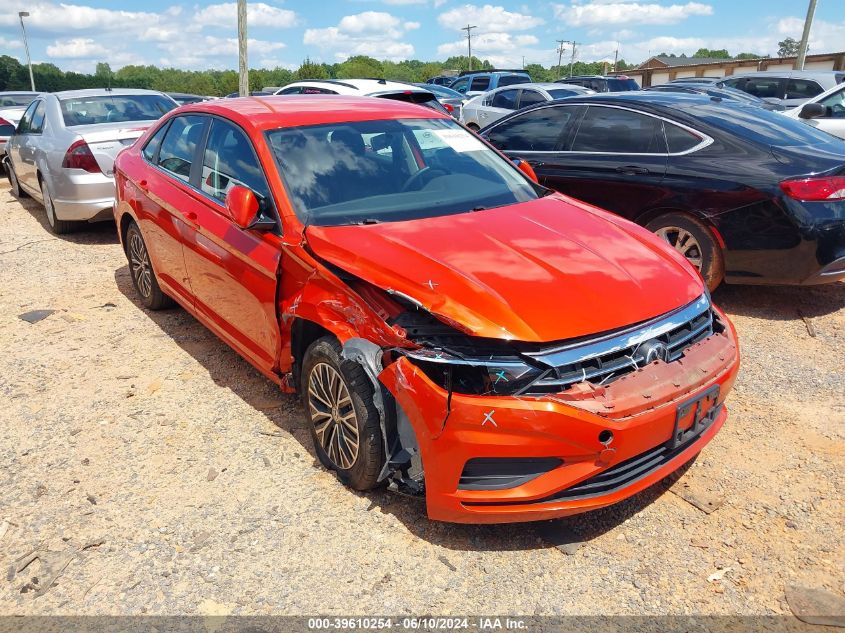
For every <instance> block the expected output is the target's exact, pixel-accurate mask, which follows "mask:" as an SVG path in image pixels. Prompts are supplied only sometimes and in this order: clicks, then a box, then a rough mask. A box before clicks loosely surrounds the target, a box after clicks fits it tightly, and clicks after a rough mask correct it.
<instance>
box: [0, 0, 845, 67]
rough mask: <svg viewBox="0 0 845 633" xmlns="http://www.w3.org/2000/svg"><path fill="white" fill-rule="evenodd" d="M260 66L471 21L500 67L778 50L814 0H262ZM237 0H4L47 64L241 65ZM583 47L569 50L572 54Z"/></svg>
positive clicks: (413, 44)
mask: <svg viewBox="0 0 845 633" xmlns="http://www.w3.org/2000/svg"><path fill="white" fill-rule="evenodd" d="M248 6H249V17H248V22H249V38H250V42H249V56H250V65H251V66H253V67H257V66H258V67H267V68H272V67H275V66H283V67H293V68H295V67H297V66H298V65H299V63H300V62H301V61H302V60H303V59H304V58H305V57H306V56H307V57H310V58H311V59H314V60H320V61H326V62H335V61H342V60H344V59H346V58H347V57H349V56H350V55H356V54H363V55H371V56H373V57H376V58H379V59H392V60H402V59H409V58H415V59H424V60H433V59H445V58H446V57H449V56H451V55H456V54H465V52H466V40H465V39H464V38H463V37H462V35H463V33H462V31H460V27H462V26H466V25H467V24H468V23H470V24H473V25H476V26H477V27H478V28H477V29H475V31H474V32H473V35H474V37H473V52H474V53H476V54H477V55H478V56H480V57H483V58H488V59H490V60H491V61H492V62H494V63H495V64H497V65H499V66H520V65H521V64H522V62H523V58H524V60H525V63H526V64H529V63H540V64H543V65H544V66H549V65H551V64H553V63H556V61H557V53H556V52H555V51H556V43H555V40H558V39H564V40H573V39H574V40H575V41H576V42H580V43H581V44H580V46H579V47H578V49H577V58H576V59H580V60H583V61H596V60H603V59H609V60H612V59H613V55H614V51H615V50H616V48H617V46H618V48H619V56H620V57H621V58H624V59H625V60H626V61H628V62H640V61H643V60H644V59H646V58H647V57H648V55H649V53H651V54H657V53H660V52H663V51H666V52H669V53H672V52H674V53H678V54H680V53H687V54H690V53H692V52H694V51H695V50H697V49H698V48H700V47H706V48H727V49H728V50H729V51H730V52H731V53H739V52H759V53H762V54H766V53H769V54H774V53H776V51H777V42H778V41H779V40H782V39H783V38H784V37H786V36H792V37H794V38H796V39H798V38H800V36H801V28H802V25H803V19H804V12H805V11H806V2H805V0H702V1H696V2H686V1H685V0H560V1H557V2H556V1H554V0H552V1H549V2H545V1H544V2H533V3H525V2H519V1H512V0H507V1H505V0H502V1H498V2H491V3H490V4H483V3H477V4H467V3H465V2H462V1H460V0H316V1H315V0H307V1H306V0H286V1H278V0H264V1H263V2H249V3H248ZM235 7H236V3H235V2H228V3H226V2H224V3H215V2H211V1H207V2H183V3H180V2H170V1H167V0H145V1H144V2H138V1H137V0H135V1H132V0H107V1H106V0H87V1H86V0H78V2H74V3H71V2H70V1H69V2H66V3H62V2H53V1H51V0H4V1H3V8H2V9H0V54H9V55H13V56H15V57H17V58H18V59H21V60H23V59H24V50H23V42H22V38H21V31H20V25H19V22H18V17H17V12H18V11H20V10H27V11H29V12H30V14H31V15H30V17H29V18H26V26H27V34H28V36H29V41H30V47H31V52H32V57H33V61H38V62H42V61H43V62H52V63H54V64H56V65H58V66H59V67H61V68H63V69H65V70H78V71H92V70H93V68H94V66H95V64H96V63H97V62H98V61H105V62H109V63H110V64H111V65H112V68H115V69H116V68H118V67H120V66H123V65H126V64H157V65H160V66H175V67H179V68H190V69H203V68H236V67H237V40H236V9H235ZM810 48H811V52H818V53H821V52H835V51H841V50H843V49H845V0H819V2H818V10H817V12H816V21H815V24H814V28H813V32H812V34H811V37H810ZM566 54H567V55H568V54H569V53H568V51H567V53H566Z"/></svg>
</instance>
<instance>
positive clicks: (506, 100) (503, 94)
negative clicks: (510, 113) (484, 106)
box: [490, 90, 517, 110]
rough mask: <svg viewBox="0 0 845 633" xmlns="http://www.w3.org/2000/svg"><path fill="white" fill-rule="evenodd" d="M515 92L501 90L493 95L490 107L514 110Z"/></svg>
mask: <svg viewBox="0 0 845 633" xmlns="http://www.w3.org/2000/svg"><path fill="white" fill-rule="evenodd" d="M516 93H517V91H516V90H501V91H499V92H497V93H496V94H495V95H493V100H492V101H491V102H490V105H491V106H492V107H494V108H504V109H505V110H516Z"/></svg>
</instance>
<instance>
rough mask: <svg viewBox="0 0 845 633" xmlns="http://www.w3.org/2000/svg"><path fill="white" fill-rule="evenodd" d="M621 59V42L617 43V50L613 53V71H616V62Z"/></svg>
mask: <svg viewBox="0 0 845 633" xmlns="http://www.w3.org/2000/svg"><path fill="white" fill-rule="evenodd" d="M618 61H619V44H617V45H616V52H615V53H614V54H613V72H616V62H618Z"/></svg>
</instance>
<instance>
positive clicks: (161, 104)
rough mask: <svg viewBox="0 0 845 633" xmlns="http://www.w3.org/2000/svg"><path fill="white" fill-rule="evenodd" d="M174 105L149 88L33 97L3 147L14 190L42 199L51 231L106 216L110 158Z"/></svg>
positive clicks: (108, 213) (108, 211)
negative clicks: (5, 150) (5, 147)
mask: <svg viewBox="0 0 845 633" xmlns="http://www.w3.org/2000/svg"><path fill="white" fill-rule="evenodd" d="M176 106H177V104H176V102H175V101H173V99H171V98H170V97H168V96H165V95H163V94H161V93H160V92H154V91H152V90H132V89H127V88H115V89H94V90H70V91H66V92H55V93H51V94H47V93H45V94H41V95H39V96H38V97H37V98H36V99H35V100H34V101H33V102H32V103H31V104H30V105H29V107H28V108H27V109H26V112H24V114H23V117H22V118H21V120H20V122H19V123H18V126H17V129H16V130H15V133H14V135H12V137H11V138H10V139H9V142H8V144H7V152H6V153H7V161H8V170H9V182H10V184H11V187H12V193H13V194H14V195H15V196H18V197H20V196H25V195H30V196H32V197H33V198H35V199H36V200H39V201H40V202H42V204H43V205H44V209H45V211H46V213H47V222H48V223H49V225H50V228H51V229H52V230H53V232H54V233H67V232H69V231H71V230H73V229H74V228H75V227H76V225H77V224H78V223H81V222H85V221H87V222H96V221H98V220H107V219H110V218H111V217H112V215H111V214H112V205H113V204H114V175H113V166H114V159H115V157H116V156H117V154H118V152H120V150H122V149H123V148H124V147H126V146H128V145H131V144H132V143H134V142H135V140H136V139H137V138H138V137H139V136H141V134H143V133H144V130H146V129H147V127H149V126H150V125H151V124H152V123H153V122H155V121H156V120H157V119H158V118H159V117H161V115H163V114H164V113H165V112H168V111H170V110H172V109H173V108H175V107H176Z"/></svg>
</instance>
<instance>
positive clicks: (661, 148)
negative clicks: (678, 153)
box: [543, 105, 668, 219]
mask: <svg viewBox="0 0 845 633" xmlns="http://www.w3.org/2000/svg"><path fill="white" fill-rule="evenodd" d="M562 149H563V151H560V152H559V153H557V154H556V155H555V156H554V158H553V159H550V160H549V165H548V166H546V167H545V168H544V173H545V182H544V183H543V184H545V185H546V186H548V187H551V188H552V189H556V190H557V191H560V192H561V193H565V194H567V195H570V196H572V197H574V198H578V199H579V200H584V201H585V202H589V203H590V204H594V205H596V206H599V207H601V208H603V209H607V210H609V211H613V212H615V213H618V214H619V215H622V216H624V217H627V218H629V219H634V218H636V217H637V216H638V215H639V214H640V213H641V212H642V211H643V210H645V209H648V208H651V207H652V206H653V205H655V204H656V203H657V202H659V201H660V200H661V199H662V198H663V197H664V191H663V189H662V182H663V177H664V175H665V173H666V166H667V161H668V156H667V149H666V139H665V137H664V134H663V122H662V119H660V118H658V117H654V116H650V115H647V114H644V113H641V112H636V111H634V110H629V109H627V108H621V107H614V106H606V105H591V106H589V107H588V108H587V111H586V112H585V113H584V116H583V118H582V119H581V121H580V122H579V124H578V129H577V131H576V132H575V134H574V136H573V137H572V138H570V139H569V141H568V145H564V146H563V148H562Z"/></svg>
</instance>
